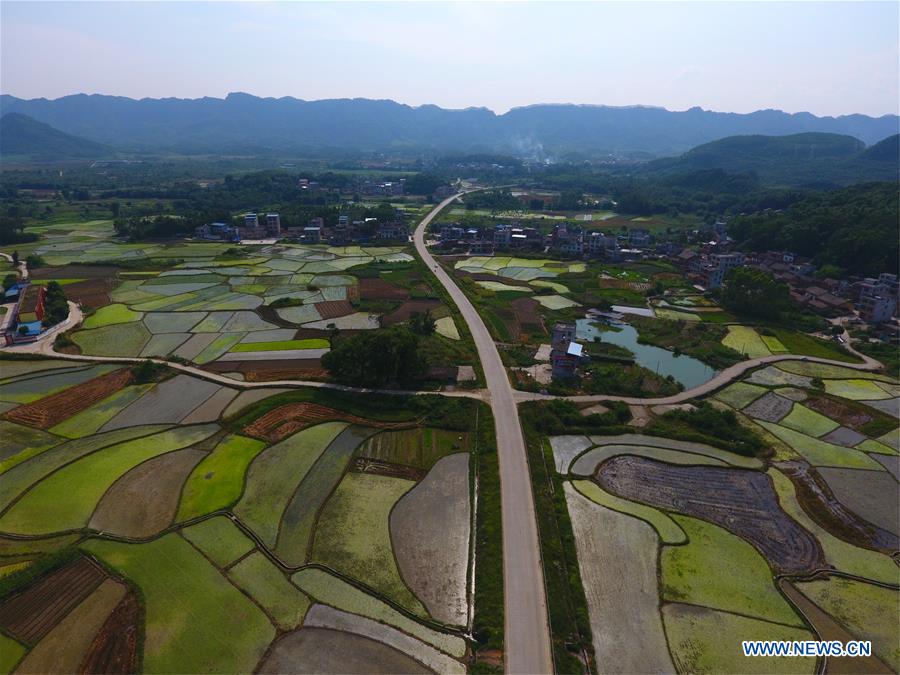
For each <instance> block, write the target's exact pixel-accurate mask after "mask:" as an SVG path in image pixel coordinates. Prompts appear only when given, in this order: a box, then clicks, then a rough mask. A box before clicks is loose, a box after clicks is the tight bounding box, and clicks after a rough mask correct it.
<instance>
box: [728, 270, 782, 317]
mask: <svg viewBox="0 0 900 675" xmlns="http://www.w3.org/2000/svg"><path fill="white" fill-rule="evenodd" d="M722 304H723V305H724V306H725V307H726V308H727V309H729V310H730V311H732V312H736V313H737V314H749V315H750V316H758V317H762V318H769V319H775V318H778V316H779V315H780V314H781V312H782V311H784V310H786V309H787V308H788V307H789V305H790V293H789V291H788V287H787V284H783V283H781V282H779V281H776V280H775V278H774V277H773V276H772V275H771V274H769V273H768V272H765V271H763V270H760V269H755V268H752V267H736V268H735V269H733V270H731V271H730V272H729V273H728V276H727V277H726V281H725V287H724V289H723V290H722Z"/></svg>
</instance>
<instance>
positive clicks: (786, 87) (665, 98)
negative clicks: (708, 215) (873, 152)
mask: <svg viewBox="0 0 900 675" xmlns="http://www.w3.org/2000/svg"><path fill="white" fill-rule="evenodd" d="M898 6H900V5H898V3H897V2H893V1H889V2H874V3H865V2H849V3H842V2H798V3H769V2H751V3H732V2H718V3H682V2H665V3H649V2H648V3H642V2H629V3H599V2H597V3H588V2H583V3H571V4H570V3H560V2H554V3H524V2H510V3H475V2H466V3H454V4H445V3H412V2H404V3H376V2H366V3H350V2H339V3H293V2H276V3H265V2H252V3H220V2H61V3H56V2H52V3H51V2H10V1H9V0H3V2H2V3H0V24H2V28H0V33H2V34H0V38H2V42H0V50H2V51H0V57H2V58H0V91H2V92H3V93H6V94H13V95H15V96H20V97H23V98H34V97H41V96H43V97H47V98H56V97H59V96H64V95H66V94H72V93H78V92H86V93H101V94H117V95H122V96H131V97H135V98H140V97H144V96H149V97H166V96H177V97H190V98H195V97H201V96H216V97H221V96H224V95H225V94H227V93H228V92H231V91H245V92H248V93H251V94H256V95H259V96H275V97H279V96H295V97H297V98H305V99H318V98H344V97H366V98H392V99H395V100H397V101H401V102H403V103H409V104H412V105H419V104H422V103H435V104H437V105H440V106H444V107H451V108H463V107H468V106H486V107H489V108H491V109H493V110H495V111H498V112H503V111H505V110H507V109H509V108H511V107H514V106H520V105H526V104H529V103H547V102H553V103H597V104H608V105H631V104H645V105H659V106H665V107H667V108H669V109H673V110H683V109H686V108H689V107H692V106H695V105H699V106H701V107H703V108H706V109H711V110H722V111H734V112H748V111H752V110H757V109H761V108H779V109H782V110H786V111H789V112H796V111H801V110H808V111H810V112H813V113H816V114H818V115H838V114H845V113H852V112H860V113H866V114H870V115H881V114H885V113H897V112H898V98H900V91H898V81H900V71H898V61H900V52H898V43H900V37H898V30H900V29H898V25H900V14H898Z"/></svg>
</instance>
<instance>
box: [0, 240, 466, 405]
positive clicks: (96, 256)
mask: <svg viewBox="0 0 900 675" xmlns="http://www.w3.org/2000/svg"><path fill="white" fill-rule="evenodd" d="M56 231H57V230H56V228H55V227H49V228H48V229H47V230H46V231H45V232H44V234H45V236H49V239H48V243H47V244H45V245H44V246H37V247H36V251H37V252H38V254H40V255H44V253H46V255H44V260H45V262H46V263H47V265H48V266H47V267H42V268H40V273H41V274H42V275H44V276H46V277H49V278H61V277H60V275H62V274H65V275H67V277H65V278H68V279H72V280H74V282H73V283H71V284H67V289H73V292H71V293H70V299H73V300H75V301H78V302H80V303H81V304H82V305H83V308H84V310H85V315H86V316H85V320H84V322H83V324H82V325H81V326H79V327H78V328H76V329H75V330H73V331H70V332H69V333H67V339H68V342H67V346H66V347H65V351H67V352H70V353H81V354H84V355H88V356H108V357H123V358H124V357H127V358H136V357H158V358H167V359H179V360H186V361H190V362H193V363H194V364H196V365H199V366H205V367H208V368H210V369H216V370H217V371H218V372H221V373H225V374H232V373H236V374H237V379H244V378H247V379H263V378H265V373H266V372H268V371H270V370H272V364H275V363H277V364H280V366H279V368H280V370H281V371H282V372H285V373H291V374H292V375H293V377H294V378H297V379H323V378H324V377H327V374H326V373H325V371H324V370H323V369H322V367H321V364H320V359H321V357H322V356H323V355H324V354H326V353H327V352H328V351H330V349H331V346H332V345H331V343H332V340H333V339H334V338H335V330H338V331H356V330H377V329H379V328H380V327H382V326H389V325H393V324H396V323H401V322H406V321H408V320H409V318H410V316H411V314H412V313H413V312H415V311H420V312H421V311H425V309H428V310H430V311H431V312H432V315H433V316H434V318H435V319H440V325H438V326H437V329H438V330H437V332H436V334H434V335H433V336H429V337H428V342H429V358H430V360H432V361H433V364H432V365H436V366H447V367H450V366H458V365H471V364H472V363H473V359H474V350H473V348H472V346H471V343H470V341H469V338H468V336H467V335H463V336H461V335H460V333H459V326H457V325H456V324H455V323H454V320H453V318H452V316H451V315H450V314H451V312H450V309H449V308H448V307H447V306H446V305H444V304H443V302H442V300H441V299H440V298H439V297H438V295H437V292H436V291H435V290H434V289H433V288H432V287H431V285H430V282H429V281H428V279H427V276H426V275H425V274H424V273H423V272H424V271H423V270H422V269H421V265H420V264H419V263H418V262H417V261H416V260H415V259H414V258H413V256H412V255H410V253H409V252H408V251H407V247H404V246H396V245H395V246H367V247H360V246H342V247H328V246H325V245H302V246H301V245H294V244H271V245H259V246H247V247H243V248H240V249H238V248H235V247H234V246H228V245H225V244H218V243H210V242H202V243H201V242H180V243H177V244H174V245H169V244H152V245H150V244H148V245H144V244H125V243H119V242H116V241H107V238H108V237H110V233H109V232H108V230H107V229H106V228H105V227H100V228H99V229H98V230H97V231H96V232H95V234H96V238H95V237H93V236H91V238H90V239H89V240H84V241H82V240H79V241H69V240H68V238H67V236H63V235H62V234H61V233H60V237H61V238H62V240H60V241H56V240H55V237H54V234H53V233H54V232H56ZM60 232H61V231H60ZM47 233H49V235H48V234H47ZM76 238H78V237H76ZM63 240H65V241H63ZM100 242H102V243H100ZM48 246H49V247H59V246H62V247H64V248H47V247H48ZM82 247H84V251H85V253H84V255H81V254H80V253H79V252H80V251H81V250H82ZM40 251H44V253H40ZM52 251H58V252H59V256H57V255H54V254H53V253H52ZM107 260H108V261H109V263H110V264H108V265H98V264H96V263H97V262H98V261H107ZM84 262H90V263H91V264H89V265H85V264H81V263H84ZM117 264H118V265H119V266H117ZM131 268H136V269H135V270H132V269H131ZM83 284H92V286H91V289H88V288H87V287H85V289H82V290H79V289H81V286H82V285H83ZM94 286H97V288H96V289H95V288H94ZM100 286H102V288H100ZM92 289H93V290H92ZM67 292H68V291H67ZM423 303H424V304H423ZM425 305H427V307H426V306H425ZM454 343H457V345H456V346H454ZM222 366H225V367H222ZM228 366H231V367H228ZM270 379H271V378H270ZM2 400H5V399H0V401H2Z"/></svg>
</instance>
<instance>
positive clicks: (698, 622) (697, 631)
mask: <svg viewBox="0 0 900 675" xmlns="http://www.w3.org/2000/svg"><path fill="white" fill-rule="evenodd" d="M663 619H664V621H665V625H666V634H667V635H668V636H669V645H670V649H671V650H672V658H673V660H674V661H675V665H676V668H677V670H678V672H680V673H742V674H744V675H750V674H751V673H754V674H755V673H759V674H760V675H773V674H782V673H783V674H784V675H798V674H799V673H810V674H811V673H814V672H816V659H815V658H813V657H791V658H784V657H754V658H752V659H751V658H747V657H745V656H744V655H743V652H742V651H741V649H740V643H741V641H742V640H788V641H794V640H812V639H814V636H813V634H812V633H810V632H809V631H807V630H805V629H802V628H792V627H790V626H784V625H781V624H777V623H770V622H768V621H760V620H757V619H751V618H748V617H746V616H739V615H738V614H732V613H730V612H721V611H715V610H712V609H708V608H706V607H697V606H696V605H683V604H672V603H670V604H666V605H665V606H664V607H663ZM725 645H728V647H726V646H725Z"/></svg>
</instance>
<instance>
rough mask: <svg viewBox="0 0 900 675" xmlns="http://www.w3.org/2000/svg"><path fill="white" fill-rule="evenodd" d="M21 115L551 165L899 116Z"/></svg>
mask: <svg viewBox="0 0 900 675" xmlns="http://www.w3.org/2000/svg"><path fill="white" fill-rule="evenodd" d="M7 113H20V114H23V115H27V116H29V117H31V118H33V119H34V120H37V121H38V122H42V123H44V124H49V125H51V126H52V127H54V128H55V129H58V130H59V131H62V132H64V133H66V134H70V135H74V136H79V137H82V138H83V139H86V140H88V141H93V142H95V143H101V144H106V145H109V146H114V147H116V148H118V149H120V150H123V151H127V152H166V151H169V152H178V153H216V154H225V153H229V154H230V153H250V152H272V153H279V154H285V153H292V152H296V153H308V152H313V151H316V152H334V153H341V152H344V153H346V152H350V151H398V152H403V151H411V152H429V151H433V152H446V151H451V150H452V151H490V152H506V153H510V154H515V155H517V156H520V157H536V158H546V157H551V158H552V157H554V156H558V155H564V154H567V153H578V154H580V155H590V156H602V155H603V154H628V153H633V154H637V155H642V156H645V157H653V156H655V157H664V156H670V155H676V154H679V153H682V152H685V151H687V150H689V149H690V148H693V147H695V146H698V145H701V144H704V143H708V142H710V141H714V140H717V139H721V138H724V137H727V136H736V135H754V134H756V135H759V134H761V135H768V136H780V135H787V134H799V133H805V132H826V133H834V134H844V135H849V136H853V137H854V138H856V139H859V140H860V141H862V142H863V143H865V144H866V145H871V144H873V143H876V142H878V141H880V140H882V139H884V138H886V137H888V136H891V135H893V134H896V133H897V132H898V130H900V118H898V116H897V115H885V116H882V117H869V116H866V115H844V116H840V117H817V116H815V115H812V114H811V113H806V112H803V113H793V114H790V113H785V112H782V111H779V110H760V111H757V112H753V113H748V114H738V113H722V112H713V111H708V110H702V109H700V108H691V109H689V110H686V111H670V110H666V109H664V108H656V107H646V106H631V107H610V106H592V105H555V104H546V105H532V106H526V107H522V108H514V109H512V110H510V111H509V112H506V113H504V114H502V115H497V114H495V113H494V112H492V111H490V110H488V109H486V108H466V109H464V110H449V109H444V108H440V107H438V106H434V105H423V106H418V107H412V106H408V105H404V104H401V103H397V102H395V101H390V100H371V99H331V100H321V101H304V100H301V99H296V98H290V97H286V98H278V99H275V98H259V97H256V96H252V95H249V94H243V93H232V94H229V95H228V96H227V97H225V98H224V99H219V98H199V99H178V98H164V99H151V98H144V99H139V100H136V99H131V98H125V97H120V96H104V95H99V94H94V95H87V94H76V95H73V96H65V97H62V98H58V99H53V100H49V99H44V98H40V99H28V100H26V99H20V98H16V97H14V96H10V95H2V96H0V114H2V115H5V114H7Z"/></svg>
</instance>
